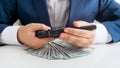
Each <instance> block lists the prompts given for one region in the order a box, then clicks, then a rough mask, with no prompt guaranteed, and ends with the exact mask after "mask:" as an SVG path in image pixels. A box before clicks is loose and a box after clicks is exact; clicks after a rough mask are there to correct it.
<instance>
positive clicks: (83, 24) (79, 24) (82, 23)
mask: <svg viewBox="0 0 120 68" xmlns="http://www.w3.org/2000/svg"><path fill="white" fill-rule="evenodd" d="M87 25H90V23H88V22H85V21H74V22H73V26H74V27H81V26H87Z"/></svg>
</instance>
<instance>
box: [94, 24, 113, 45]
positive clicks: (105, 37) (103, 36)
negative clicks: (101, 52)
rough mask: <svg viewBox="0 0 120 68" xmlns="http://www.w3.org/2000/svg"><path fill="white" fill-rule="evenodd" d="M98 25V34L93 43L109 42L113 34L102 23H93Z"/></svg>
mask: <svg viewBox="0 0 120 68" xmlns="http://www.w3.org/2000/svg"><path fill="white" fill-rule="evenodd" d="M92 24H94V25H96V26H97V29H96V36H95V40H94V42H93V43H108V42H110V41H112V37H111V35H110V34H109V33H108V31H107V29H106V27H105V26H104V25H103V24H100V23H92Z"/></svg>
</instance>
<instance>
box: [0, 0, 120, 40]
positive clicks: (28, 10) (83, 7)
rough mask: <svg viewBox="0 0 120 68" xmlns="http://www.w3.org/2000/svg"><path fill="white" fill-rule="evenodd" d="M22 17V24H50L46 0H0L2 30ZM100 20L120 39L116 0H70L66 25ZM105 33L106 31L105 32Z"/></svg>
mask: <svg viewBox="0 0 120 68" xmlns="http://www.w3.org/2000/svg"><path fill="white" fill-rule="evenodd" d="M17 19H20V20H21V22H22V25H26V24H29V23H31V22H32V23H33V22H35V23H36V22H37V23H38V22H39V23H44V24H46V25H48V26H50V19H49V15H48V10H47V5H46V0H0V32H2V30H3V29H4V28H5V27H7V26H10V25H12V24H13V23H14V22H15V21H16V20H17ZM95 19H96V20H98V21H99V22H101V23H102V24H104V25H105V27H106V28H107V30H108V31H109V33H110V34H111V36H112V39H113V42H116V41H119V40H120V5H119V4H118V3H116V2H115V1H114V0H70V14H69V19H68V22H67V25H66V27H72V23H73V21H76V20H83V21H87V22H89V23H91V22H93V21H94V20H95ZM103 34H104V33H103Z"/></svg>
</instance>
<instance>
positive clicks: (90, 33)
mask: <svg viewBox="0 0 120 68" xmlns="http://www.w3.org/2000/svg"><path fill="white" fill-rule="evenodd" d="M64 32H65V33H68V34H71V35H75V36H79V37H85V38H91V37H93V36H94V31H89V30H83V29H76V28H65V29H64Z"/></svg>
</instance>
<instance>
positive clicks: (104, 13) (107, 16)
mask: <svg viewBox="0 0 120 68" xmlns="http://www.w3.org/2000/svg"><path fill="white" fill-rule="evenodd" d="M96 20H98V21H99V22H101V23H102V24H103V25H104V26H105V27H106V29H107V30H108V32H109V34H110V35H111V37H112V42H117V41H120V4H118V3H117V2H115V1H114V0H100V2H99V13H98V15H97V17H96Z"/></svg>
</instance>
